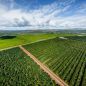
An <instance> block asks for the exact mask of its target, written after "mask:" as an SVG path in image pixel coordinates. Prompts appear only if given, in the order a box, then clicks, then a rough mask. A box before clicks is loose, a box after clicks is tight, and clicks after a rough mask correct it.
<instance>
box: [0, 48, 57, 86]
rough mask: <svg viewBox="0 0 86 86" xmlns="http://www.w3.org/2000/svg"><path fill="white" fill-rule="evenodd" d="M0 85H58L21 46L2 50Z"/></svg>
mask: <svg viewBox="0 0 86 86" xmlns="http://www.w3.org/2000/svg"><path fill="white" fill-rule="evenodd" d="M0 86H56V84H55V82H54V81H52V80H51V79H50V77H49V76H48V75H47V74H46V73H44V72H43V71H42V70H41V69H40V68H39V66H37V65H36V63H34V62H33V61H32V60H31V59H30V58H29V57H28V56H26V55H25V54H24V53H23V52H22V51H21V50H20V49H19V48H14V49H10V50H5V51H2V52H0Z"/></svg>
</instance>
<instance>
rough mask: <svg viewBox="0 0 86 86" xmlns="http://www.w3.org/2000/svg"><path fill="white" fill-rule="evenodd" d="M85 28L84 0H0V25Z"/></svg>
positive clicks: (85, 0) (85, 9)
mask: <svg viewBox="0 0 86 86" xmlns="http://www.w3.org/2000/svg"><path fill="white" fill-rule="evenodd" d="M25 26H26V27H28V28H34V29H35V28H39V26H40V27H41V28H42V27H43V28H49V29H50V28H56V29H57V28H59V29H60V28H61V29H65V28H86V0H0V27H5V28H6V27H25Z"/></svg>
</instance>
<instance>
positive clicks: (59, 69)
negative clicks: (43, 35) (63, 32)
mask: <svg viewBox="0 0 86 86" xmlns="http://www.w3.org/2000/svg"><path fill="white" fill-rule="evenodd" d="M65 38H67V39H62V38H59V37H56V38H54V39H49V40H46V41H41V42H37V43H33V44H30V45H26V46H24V47H25V48H26V49H27V50H29V52H31V53H32V54H33V55H34V56H36V57H37V58H38V59H39V60H40V61H41V62H42V63H44V64H45V65H46V66H47V67H49V68H50V69H51V70H52V71H53V72H54V73H56V74H57V75H59V76H60V77H61V78H62V79H63V80H65V82H66V83H68V84H69V85H70V86H86V42H85V40H86V39H85V36H84V37H77V36H75V37H74V36H73V37H72V36H71V37H65ZM82 40H83V41H82Z"/></svg>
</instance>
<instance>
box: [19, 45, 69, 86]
mask: <svg viewBox="0 0 86 86" xmlns="http://www.w3.org/2000/svg"><path fill="white" fill-rule="evenodd" d="M19 48H20V49H21V50H22V51H23V52H24V53H26V54H27V55H28V56H30V58H31V59H32V60H33V61H34V62H36V63H37V65H39V66H40V68H41V69H42V70H44V72H46V73H47V74H48V75H49V76H50V77H51V79H52V80H54V81H55V82H56V84H58V85H60V86H68V84H66V83H65V82H64V81H63V80H62V79H61V78H60V77H59V76H57V75H56V74H55V73H53V72H52V71H51V70H50V69H49V68H48V67H46V66H45V65H44V64H43V63H41V62H40V61H39V60H38V59H37V58H36V57H35V56H33V55H32V54H31V53H30V52H29V51H27V50H26V49H25V48H24V47H22V46H21V45H20V46H19Z"/></svg>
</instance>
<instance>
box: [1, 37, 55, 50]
mask: <svg viewBox="0 0 86 86" xmlns="http://www.w3.org/2000/svg"><path fill="white" fill-rule="evenodd" d="M54 38H56V37H52V38H48V39H41V40H38V41H34V42H30V43H25V44H19V45H17V46H13V47H8V48H3V49H0V51H4V50H9V49H12V48H17V47H18V46H20V45H22V46H24V45H29V44H34V43H37V42H41V41H46V40H50V39H54Z"/></svg>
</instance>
